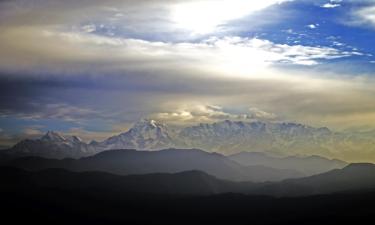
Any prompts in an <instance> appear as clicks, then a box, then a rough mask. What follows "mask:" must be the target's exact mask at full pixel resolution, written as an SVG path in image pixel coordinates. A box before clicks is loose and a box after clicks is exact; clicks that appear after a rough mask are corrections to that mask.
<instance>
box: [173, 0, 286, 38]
mask: <svg viewBox="0 0 375 225" xmlns="http://www.w3.org/2000/svg"><path fill="white" fill-rule="evenodd" d="M280 2H282V1H280V0H263V1H244V0H221V1H213V0H206V1H197V2H189V3H181V4H176V5H174V6H173V8H172V20H173V21H174V22H175V24H176V26H177V27H178V28H180V29H185V30H188V31H190V32H193V34H194V35H196V34H208V33H211V32H213V31H215V30H217V29H218V27H219V26H220V25H224V24H225V23H226V22H228V21H231V20H236V19H239V18H242V17H244V16H246V15H249V14H251V13H252V12H254V11H257V10H261V9H264V8H266V7H268V6H270V5H273V4H276V3H280Z"/></svg>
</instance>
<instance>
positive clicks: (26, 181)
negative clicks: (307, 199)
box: [0, 164, 375, 197]
mask: <svg viewBox="0 0 375 225" xmlns="http://www.w3.org/2000/svg"><path fill="white" fill-rule="evenodd" d="M0 177H2V181H3V182H4V184H3V185H2V187H1V188H2V189H9V188H10V189H11V188H20V187H27V188H32V187H33V188H41V187H42V188H60V189H83V190H85V189H98V190H105V191H111V192H115V193H118V192H122V193H153V194H188V195H212V194H219V193H242V194H251V195H269V196H277V197H285V196H308V195H318V194H319V195H321V194H333V193H355V192H366V191H374V190H375V165H374V164H351V165H349V166H347V167H345V168H343V169H337V170H333V171H330V172H327V173H324V174H320V175H315V176H311V177H306V178H299V179H291V180H285V181H281V182H267V183H253V182H231V181H225V180H222V179H218V178H216V177H214V176H211V175H208V174H206V173H204V172H200V171H185V172H181V173H175V174H166V173H164V174H162V173H159V174H147V175H130V176H119V175H113V174H109V173H103V172H80V173H77V172H70V171H67V170H63V169H48V170H43V171H37V172H28V171H25V170H21V169H16V168H11V167H0Z"/></svg>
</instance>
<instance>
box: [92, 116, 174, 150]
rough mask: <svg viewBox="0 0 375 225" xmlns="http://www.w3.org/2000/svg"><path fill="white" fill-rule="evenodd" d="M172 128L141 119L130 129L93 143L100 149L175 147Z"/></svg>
mask: <svg viewBox="0 0 375 225" xmlns="http://www.w3.org/2000/svg"><path fill="white" fill-rule="evenodd" d="M171 133H172V131H171V129H169V128H168V127H167V126H166V125H165V124H162V123H159V122H156V121H155V120H148V119H145V120H141V121H139V122H137V123H135V124H134V126H133V127H132V128H131V129H129V131H127V132H125V133H122V134H119V135H117V136H113V137H110V138H108V139H107V140H105V141H103V142H97V143H92V144H91V146H93V147H95V148H96V149H98V150H99V151H102V150H109V149H138V150H157V149H163V148H170V147H174V146H175V144H174V142H173V138H172V136H171Z"/></svg>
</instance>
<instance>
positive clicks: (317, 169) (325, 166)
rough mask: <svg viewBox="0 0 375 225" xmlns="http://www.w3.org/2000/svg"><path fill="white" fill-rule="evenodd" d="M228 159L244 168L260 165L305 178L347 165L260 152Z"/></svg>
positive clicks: (320, 158) (236, 155) (341, 162)
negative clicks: (301, 175) (297, 173)
mask: <svg viewBox="0 0 375 225" xmlns="http://www.w3.org/2000/svg"><path fill="white" fill-rule="evenodd" d="M228 157H229V158H230V159H232V160H234V161H236V162H238V163H240V164H242V165H245V166H251V165H252V166H254V165H262V166H266V167H271V168H275V169H288V170H296V171H298V172H300V173H303V174H304V175H305V176H311V175H315V174H319V173H324V172H327V171H330V170H333V169H341V168H343V167H345V166H346V165H348V163H346V162H344V161H341V160H337V159H332V160H330V159H327V158H324V157H321V156H306V157H297V156H289V157H273V156H269V155H267V154H265V153H261V152H241V153H238V154H234V155H230V156H228Z"/></svg>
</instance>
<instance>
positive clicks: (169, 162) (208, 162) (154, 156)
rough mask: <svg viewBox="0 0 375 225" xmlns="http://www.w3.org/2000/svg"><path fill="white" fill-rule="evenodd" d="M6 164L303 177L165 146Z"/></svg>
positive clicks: (273, 178) (115, 171) (240, 177)
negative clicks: (162, 147)
mask: <svg viewBox="0 0 375 225" xmlns="http://www.w3.org/2000/svg"><path fill="white" fill-rule="evenodd" d="M3 165H6V166H11V167H17V168H23V169H27V170H31V171H39V170H43V169H49V168H61V169H67V170H70V171H76V172H82V171H102V172H108V173H112V174H118V175H130V174H151V173H179V172H183V171H191V170H199V171H203V172H205V173H207V174H210V175H212V176H215V177H218V178H220V179H225V180H232V181H253V182H263V181H278V180H283V179H287V178H296V177H302V176H304V175H305V174H303V173H300V172H298V171H296V170H293V169H275V168H270V167H266V166H262V165H251V166H244V165H241V164H239V163H237V162H235V161H233V160H231V159H229V158H228V157H225V156H223V155H220V154H218V153H208V152H205V151H202V150H198V149H166V150H160V151H136V150H108V151H104V152H101V153H98V154H96V155H94V156H89V157H84V158H80V159H61V160H59V159H46V158H41V157H22V158H17V159H12V160H8V161H6V162H3Z"/></svg>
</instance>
